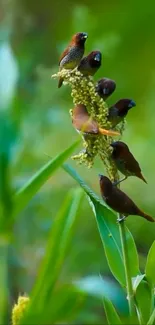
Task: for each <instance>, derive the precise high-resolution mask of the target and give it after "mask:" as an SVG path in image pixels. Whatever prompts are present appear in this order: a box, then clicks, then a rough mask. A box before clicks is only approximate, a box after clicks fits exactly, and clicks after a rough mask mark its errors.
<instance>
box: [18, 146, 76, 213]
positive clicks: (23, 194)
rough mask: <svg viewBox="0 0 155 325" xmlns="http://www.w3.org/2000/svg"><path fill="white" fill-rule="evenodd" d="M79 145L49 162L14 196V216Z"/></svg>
mask: <svg viewBox="0 0 155 325" xmlns="http://www.w3.org/2000/svg"><path fill="white" fill-rule="evenodd" d="M78 144H79V141H76V142H75V143H73V144H72V145H71V146H70V147H69V148H67V149H66V150H65V151H63V152H62V153H61V154H59V155H58V156H56V157H55V158H54V159H51V160H50V161H48V163H47V164H45V165H44V166H43V167H42V168H41V169H40V170H39V171H38V172H37V173H36V174H35V175H34V176H33V177H32V178H31V179H30V180H29V181H28V182H27V183H26V184H25V185H24V186H23V187H22V188H21V189H20V190H19V191H18V192H17V193H16V194H15V196H14V201H13V206H14V210H13V215H14V216H16V215H17V214H18V213H19V212H21V211H22V210H23V209H24V208H25V207H26V205H27V204H28V203H29V201H30V200H31V199H32V198H33V196H34V195H35V194H36V193H37V192H38V191H39V189H40V188H41V186H43V185H44V183H45V182H46V181H47V180H48V178H49V177H51V175H52V174H53V173H54V172H55V171H56V170H57V169H58V168H59V167H60V166H61V165H62V164H63V162H64V161H65V160H66V159H67V158H68V157H70V155H71V153H72V152H73V151H74V149H75V148H76V147H77V145H78Z"/></svg>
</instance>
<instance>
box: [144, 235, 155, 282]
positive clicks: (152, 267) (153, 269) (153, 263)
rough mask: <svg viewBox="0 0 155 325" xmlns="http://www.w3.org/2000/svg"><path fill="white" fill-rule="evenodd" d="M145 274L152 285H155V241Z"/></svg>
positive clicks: (150, 251)
mask: <svg viewBox="0 0 155 325" xmlns="http://www.w3.org/2000/svg"><path fill="white" fill-rule="evenodd" d="M145 273H146V277H147V279H148V281H149V282H150V283H151V284H152V285H155V241H154V242H153V244H152V246H151V248H150V250H149V253H148V256H147V262H146V268H145Z"/></svg>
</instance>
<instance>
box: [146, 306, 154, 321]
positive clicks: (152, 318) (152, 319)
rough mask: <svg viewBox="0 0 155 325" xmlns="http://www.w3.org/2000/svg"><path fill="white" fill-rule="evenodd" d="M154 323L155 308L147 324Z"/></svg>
mask: <svg viewBox="0 0 155 325" xmlns="http://www.w3.org/2000/svg"><path fill="white" fill-rule="evenodd" d="M154 323H155V309H154V310H153V313H152V314H151V316H150V318H149V321H148V323H147V325H153V324H154Z"/></svg>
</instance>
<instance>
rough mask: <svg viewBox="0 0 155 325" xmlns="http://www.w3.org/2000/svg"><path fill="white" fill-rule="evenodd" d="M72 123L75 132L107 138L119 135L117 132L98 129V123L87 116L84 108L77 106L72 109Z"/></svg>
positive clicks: (83, 106) (80, 105)
mask: <svg viewBox="0 0 155 325" xmlns="http://www.w3.org/2000/svg"><path fill="white" fill-rule="evenodd" d="M72 123H73V125H74V127H75V129H76V130H78V131H80V132H83V133H89V134H94V135H95V134H99V133H100V134H103V135H108V136H115V135H120V133H119V132H116V131H112V130H105V129H102V128H100V127H99V125H98V123H97V122H96V121H95V120H93V119H92V117H91V116H89V114H88V112H87V109H86V106H85V105H83V104H78V105H76V106H75V107H74V109H73V114H72Z"/></svg>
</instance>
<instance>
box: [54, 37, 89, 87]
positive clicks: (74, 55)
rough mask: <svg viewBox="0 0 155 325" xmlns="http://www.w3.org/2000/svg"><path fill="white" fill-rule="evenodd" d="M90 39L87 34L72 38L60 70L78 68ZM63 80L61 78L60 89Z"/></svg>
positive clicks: (61, 59)
mask: <svg viewBox="0 0 155 325" xmlns="http://www.w3.org/2000/svg"><path fill="white" fill-rule="evenodd" d="M87 38H88V34H87V33H76V34H75V35H73V36H72V39H71V42H70V43H69V45H68V47H67V48H66V49H65V50H64V51H63V53H62V54H61V56H60V59H59V70H60V71H61V70H62V69H63V68H64V69H74V68H75V67H77V66H78V65H79V63H80V61H81V59H82V57H83V55H84V50H85V41H86V39H87ZM62 83H63V78H62V77H60V79H59V82H58V88H60V87H61V86H62Z"/></svg>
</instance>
